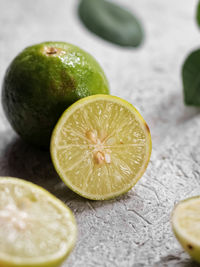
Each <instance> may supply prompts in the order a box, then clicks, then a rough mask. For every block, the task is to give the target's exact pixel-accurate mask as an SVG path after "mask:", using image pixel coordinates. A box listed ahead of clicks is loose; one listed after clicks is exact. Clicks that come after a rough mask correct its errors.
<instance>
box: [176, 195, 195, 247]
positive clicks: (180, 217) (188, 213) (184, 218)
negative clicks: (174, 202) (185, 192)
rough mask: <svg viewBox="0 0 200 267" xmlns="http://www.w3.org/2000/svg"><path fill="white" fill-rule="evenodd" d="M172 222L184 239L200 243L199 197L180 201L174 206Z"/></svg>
mask: <svg viewBox="0 0 200 267" xmlns="http://www.w3.org/2000/svg"><path fill="white" fill-rule="evenodd" d="M173 224H174V227H175V230H177V232H178V233H179V234H180V235H181V236H182V237H183V238H184V239H186V240H188V241H191V242H192V243H194V244H198V245H200V198H191V199H189V200H186V201H183V202H181V203H180V204H179V205H178V206H177V207H176V208H175V212H174V215H173Z"/></svg>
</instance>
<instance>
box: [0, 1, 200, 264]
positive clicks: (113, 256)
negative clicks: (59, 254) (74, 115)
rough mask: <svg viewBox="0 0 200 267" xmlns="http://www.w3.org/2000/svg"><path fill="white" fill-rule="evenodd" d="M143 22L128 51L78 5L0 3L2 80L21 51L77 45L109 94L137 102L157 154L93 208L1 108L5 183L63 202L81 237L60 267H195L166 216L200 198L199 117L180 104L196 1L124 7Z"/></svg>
mask: <svg viewBox="0 0 200 267" xmlns="http://www.w3.org/2000/svg"><path fill="white" fill-rule="evenodd" d="M117 2H120V3H122V4H123V5H124V6H126V7H128V8H129V9H130V10H133V11H135V12H136V14H138V16H139V17H140V18H141V19H142V21H143V24H144V27H145V31H146V38H145V42H144V44H143V46H142V47H141V48H139V49H136V50H134V49H125V48H120V47H118V46H115V45H112V44H110V43H108V42H106V41H103V40H101V39H99V38H98V37H96V36H95V35H93V34H91V33H89V32H88V31H87V30H86V29H85V28H84V27H83V26H82V25H81V23H80V21H79V19H78V17H77V15H76V7H77V4H78V2H77V1H75V0H65V1H64V0H59V1H53V0H33V1H30V0H17V1H16V0H1V9H0V25H1V27H0V60H1V64H0V81H1V82H2V79H3V75H4V73H5V70H6V67H7V66H8V64H9V62H10V61H11V60H12V59H13V57H14V56H15V55H16V54H17V53H18V52H19V51H20V50H22V49H23V48H24V47H26V46H28V45H31V44H33V43H38V42H41V41H46V40H60V41H67V42H71V43H74V44H76V45H78V46H80V47H82V48H83V49H86V50H87V51H89V52H90V53H91V54H92V55H94V56H95V57H96V58H97V60H98V61H99V62H100V63H101V65H102V67H103V68H104V70H105V72H106V74H107V76H108V79H109V81H110V86H111V92H112V94H114V95H117V96H120V97H123V98H125V99H127V100H129V101H130V102H131V103H132V104H134V105H135V106H136V107H137V108H138V109H139V110H140V112H141V113H142V115H143V116H144V118H145V119H146V121H147V123H148V124H149V126H150V129H151V133H152V140H153V152H152V157H151V162H150V164H149V167H148V169H147V171H146V173H145V175H144V176H143V177H142V179H141V180H140V182H139V183H138V184H137V185H136V186H135V187H134V188H133V189H132V190H131V191H130V192H129V193H128V194H126V195H124V196H122V197H120V198H117V199H116V200H111V201H106V202H94V201H87V200H85V199H83V198H81V197H78V196H77V195H76V194H74V193H73V192H71V191H70V190H68V189H67V188H66V187H65V186H64V185H63V183H62V182H61V181H60V179H59V178H58V176H57V175H56V173H55V171H54V169H53V167H52V164H51V160H50V156H49V153H47V152H41V151H39V150H37V149H35V148H33V147H31V146H29V145H27V144H25V143H23V142H22V141H21V140H20V139H19V138H18V137H17V136H16V135H15V133H14V132H13V130H12V129H11V128H10V126H9V125H8V123H7V121H6V119H5V117H4V115H3V112H2V109H0V122H1V124H0V175H10V176H16V177H21V178H25V179H28V180H31V181H33V182H35V183H37V184H39V185H42V186H44V187H45V188H47V189H48V190H49V191H51V192H52V193H54V194H55V195H56V196H58V197H59V198H61V199H62V200H63V201H64V202H66V203H67V204H68V205H69V207H70V208H71V209H72V210H73V212H74V213H75V216H76V219H77V222H78V228H79V236H78V242H77V245H76V248H75V249H74V251H73V253H72V254H71V255H70V257H69V259H68V260H67V261H66V263H64V264H63V267H64V266H65V267H67V266H73V267H82V266H87V267H92V266H105V267H114V266H119V267H143V266H157V267H160V266H170V267H171V266H172V267H173V266H176V267H177V266H178V267H179V266H180V267H192V266H193V267H194V266H196V264H195V263H193V262H192V261H191V260H190V259H189V257H188V256H187V254H185V253H184V252H183V250H182V248H181V247H180V245H179V244H178V242H177V241H176V239H175V238H174V236H173V234H172V230H171V227H170V214H171V210H172V209H173V206H174V204H175V203H177V202H178V201H179V200H181V199H183V198H185V197H189V196H194V195H197V194H200V110H199V109H195V108H191V107H185V106H184V105H183V96H182V85H181V79H180V68H181V64H182V62H183V60H184V58H185V57H186V55H187V54H188V53H189V52H190V51H191V50H192V49H194V48H196V47H198V46H199V43H200V32H199V30H198V29H197V26H196V25H195V22H194V14H195V8H196V4H197V2H196V1H195V0H190V1H183V0H168V1H160V0H135V1H132V0H123V1H122V0H121V1H117Z"/></svg>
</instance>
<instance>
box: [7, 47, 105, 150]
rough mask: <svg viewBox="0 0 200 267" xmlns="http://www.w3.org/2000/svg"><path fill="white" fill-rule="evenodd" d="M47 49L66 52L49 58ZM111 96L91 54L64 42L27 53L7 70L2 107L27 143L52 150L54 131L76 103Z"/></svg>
mask: <svg viewBox="0 0 200 267" xmlns="http://www.w3.org/2000/svg"><path fill="white" fill-rule="evenodd" d="M46 47H55V48H57V49H60V50H62V51H63V52H64V53H61V54H59V55H57V56H55V55H46V54H45V53H44V50H45V48H46ZM98 93H103V94H109V85H108V81H107V78H106V76H105V74H104V72H103V70H102V68H101V67H100V65H99V64H98V63H97V61H96V60H95V59H94V58H93V57H92V56H91V55H90V54H88V53H87V52H85V51H83V50H82V49H80V48H78V47H77V46H74V45H72V44H68V43H64V42H45V43H41V44H37V45H34V46H30V47H28V48H26V49H24V50H23V51H22V52H21V53H20V54H19V55H18V56H17V57H16V58H15V59H14V60H13V61H12V62H11V64H10V66H9V68H8V69H7V72H6V75H5V78H4V82H3V87H2V105H3V109H4V111H5V114H6V116H7V118H8V120H9V122H10V124H11V125H12V127H13V128H14V129H15V131H16V132H17V133H18V134H19V135H20V136H21V137H22V138H23V139H25V140H26V141H28V142H29V143H32V144H34V145H37V146H41V147H46V148H47V147H49V142H50V137H51V133H52V130H53V128H54V126H55V124H56V122H57V120H58V118H59V117H60V115H61V114H62V113H63V111H64V110H65V109H66V108H67V107H69V106H70V105H71V104H72V103H74V102H75V101H77V100H78V99H81V98H83V97H86V96H88V95H93V94H98Z"/></svg>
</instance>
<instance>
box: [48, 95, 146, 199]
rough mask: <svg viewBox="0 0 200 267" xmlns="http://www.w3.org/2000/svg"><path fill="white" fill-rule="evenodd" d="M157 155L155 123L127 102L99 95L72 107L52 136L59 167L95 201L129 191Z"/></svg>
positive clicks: (80, 191) (74, 186)
mask: <svg viewBox="0 0 200 267" xmlns="http://www.w3.org/2000/svg"><path fill="white" fill-rule="evenodd" d="M150 154H151V136H150V131H149V128H148V126H147V124H146V122H145V121H144V119H143V118H142V116H141V115H140V114H139V112H138V111H137V110H136V109H135V108H134V107H133V106H132V105H131V104H130V103H128V102H127V101H125V100H122V99H120V98H118V97H114V96H109V95H94V96H89V97H86V98H84V99H81V100H79V101H77V102H76V103H74V104H73V105H72V106H71V107H69V108H68V109H67V110H66V111H65V112H64V113H63V115H62V116H61V118H60V120H59V121H58V123H57V125H56V127H55V129H54V131H53V134H52V138H51V156H52V161H53V163H54V166H55V168H56V170H57V172H58V174H59V175H60V177H61V178H62V180H63V181H64V182H65V183H66V185H67V186H68V187H70V188H71V189H72V190H73V191H75V192H76V193H78V194H79V195H81V196H83V197H86V198H88V199H93V200H103V199H109V198H113V197H116V196H118V195H121V194H123V193H125V192H127V191H128V190H129V189H130V188H132V186H133V185H134V184H135V183H136V182H137V181H138V180H139V178H140V177H141V176H142V174H143V173H144V171H145V169H146V167H147V165H148V162H149V159H150Z"/></svg>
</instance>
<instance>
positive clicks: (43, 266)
mask: <svg viewBox="0 0 200 267" xmlns="http://www.w3.org/2000/svg"><path fill="white" fill-rule="evenodd" d="M2 180H5V181H6V182H8V181H9V182H12V183H13V181H14V182H15V183H16V184H19V183H20V184H25V185H28V186H31V187H34V188H35V189H37V190H38V191H40V192H42V194H45V195H46V196H47V197H50V198H51V199H53V202H54V203H57V205H58V206H62V207H63V208H64V209H65V210H66V211H67V213H68V214H70V219H71V221H72V222H73V224H74V225H75V228H76V231H75V232H74V238H73V241H72V242H71V244H70V246H69V249H68V250H67V251H66V252H65V253H64V254H63V255H62V256H60V257H58V258H55V259H51V260H49V261H46V262H45V260H44V259H42V260H37V261H35V262H34V261H32V262H30V261H23V260H22V261H20V257H19V258H18V262H17V260H16V261H14V257H10V259H11V260H8V259H5V258H4V259H3V258H1V252H0V266H1V267H58V266H60V265H61V264H62V263H63V262H64V260H66V258H67V257H68V256H69V254H70V252H71V251H72V250H73V248H74V247H75V243H76V239H77V225H76V220H75V217H74V215H73V213H72V211H71V210H70V209H69V208H68V207H67V206H66V205H65V204H64V203H63V202H62V201H61V200H59V199H58V198H56V197H55V196H54V195H52V194H51V193H50V192H48V191H47V190H46V189H44V188H42V187H41V186H39V185H36V184H33V183H31V182H28V181H25V180H23V179H19V178H14V177H0V182H1V181H2Z"/></svg>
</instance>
